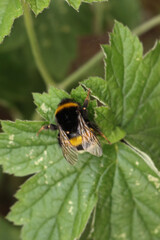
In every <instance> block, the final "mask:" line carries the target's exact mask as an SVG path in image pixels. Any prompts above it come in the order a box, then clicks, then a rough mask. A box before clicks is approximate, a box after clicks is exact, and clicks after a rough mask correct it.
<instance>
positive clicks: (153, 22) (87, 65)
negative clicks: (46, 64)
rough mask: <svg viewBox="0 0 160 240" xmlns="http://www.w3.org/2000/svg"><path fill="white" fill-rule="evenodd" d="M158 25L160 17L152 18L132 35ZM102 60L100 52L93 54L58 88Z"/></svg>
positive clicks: (67, 84) (69, 82)
mask: <svg viewBox="0 0 160 240" xmlns="http://www.w3.org/2000/svg"><path fill="white" fill-rule="evenodd" d="M158 24H160V15H157V16H156V17H153V18H152V19H150V20H148V21H147V22H145V23H143V24H141V25H140V26H139V27H137V28H135V29H134V30H133V33H134V34H136V35H138V36H139V35H141V34H143V33H145V32H147V31H149V30H150V29H151V28H153V27H155V26H157V25H158ZM102 59H103V53H102V51H99V52H98V53H97V54H95V55H94V56H93V57H92V58H91V59H89V60H88V61H87V62H86V63H84V64H83V65H82V66H81V67H80V68H79V69H78V70H76V71H75V72H74V73H72V74H71V75H70V76H68V77H67V78H66V79H65V80H64V81H63V82H62V83H61V84H60V85H59V87H60V88H62V89H67V88H68V87H69V86H70V85H71V84H72V83H73V82H76V81H78V79H79V78H80V77H82V76H83V75H84V74H85V73H86V72H87V71H88V70H89V69H90V68H91V67H93V66H94V65H96V64H97V63H98V62H99V61H101V60H102Z"/></svg>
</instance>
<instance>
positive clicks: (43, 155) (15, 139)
mask: <svg viewBox="0 0 160 240" xmlns="http://www.w3.org/2000/svg"><path fill="white" fill-rule="evenodd" d="M43 124H44V123H42V122H41V123H38V122H22V121H17V122H16V123H12V122H3V129H4V131H5V133H4V134H1V137H3V141H0V147H1V151H0V152H1V158H0V161H1V162H3V167H4V170H5V171H7V172H9V173H14V174H15V175H18V176H22V175H26V174H31V173H33V171H34V172H38V173H37V174H36V175H35V176H32V177H31V178H30V179H29V180H28V181H26V183H25V184H24V185H23V186H22V187H21V190H19V191H18V193H17V194H16V198H17V199H18V200H19V201H18V202H17V203H16V204H15V205H14V207H12V211H11V212H10V213H9V216H8V219H10V220H11V221H14V223H15V224H17V225H24V228H23V232H22V236H23V239H31V240H32V239H39V240H40V239H43V240H45V239H46V240H48V239H49V238H50V239H54V240H58V239H64V240H65V239H70V240H72V239H75V238H77V237H79V236H80V235H81V233H82V231H83V229H84V228H85V226H86V223H87V221H88V218H89V216H90V214H91V211H92V209H93V208H94V206H95V204H96V202H97V190H98V186H99V181H100V178H101V175H102V174H103V172H104V171H105V169H106V167H107V166H108V164H110V160H109V159H108V161H106V158H107V156H108V154H109V153H108V152H107V155H106V149H104V155H103V157H101V158H97V157H93V156H91V155H90V154H83V155H81V156H79V162H78V164H76V166H75V167H73V166H71V165H69V164H68V162H67V161H65V159H64V157H63V155H62V151H61V149H60V147H59V146H58V140H57V139H56V136H55V133H53V132H51V131H43V132H42V134H40V135H39V137H37V136H36V132H37V129H38V128H39V127H40V126H41V125H43ZM11 133H12V134H11ZM109 147H110V148H111V149H114V148H113V146H112V147H111V146H109Z"/></svg>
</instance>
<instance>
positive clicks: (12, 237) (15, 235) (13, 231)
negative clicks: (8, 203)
mask: <svg viewBox="0 0 160 240" xmlns="http://www.w3.org/2000/svg"><path fill="white" fill-rule="evenodd" d="M0 226H1V230H0V239H1V240H3V239H5V240H20V231H19V229H18V228H17V227H15V226H13V225H12V224H11V223H9V222H8V221H7V220H4V219H3V218H2V217H0Z"/></svg>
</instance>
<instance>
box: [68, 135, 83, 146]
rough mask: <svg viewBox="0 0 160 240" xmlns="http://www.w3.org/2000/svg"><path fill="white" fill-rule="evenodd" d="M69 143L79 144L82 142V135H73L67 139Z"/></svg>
mask: <svg viewBox="0 0 160 240" xmlns="http://www.w3.org/2000/svg"><path fill="white" fill-rule="evenodd" d="M69 141H70V143H71V144H72V146H75V147H77V146H79V145H81V144H82V137H81V136H78V137H73V138H71V139H69Z"/></svg>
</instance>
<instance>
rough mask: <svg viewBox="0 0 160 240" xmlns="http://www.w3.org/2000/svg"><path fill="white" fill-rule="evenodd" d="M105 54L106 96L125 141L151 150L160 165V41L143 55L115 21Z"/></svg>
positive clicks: (129, 33) (136, 41)
mask: <svg viewBox="0 0 160 240" xmlns="http://www.w3.org/2000/svg"><path fill="white" fill-rule="evenodd" d="M103 49H104V52H105V55H106V59H105V60H106V80H107V84H108V88H107V92H106V95H107V97H108V101H107V102H108V104H109V106H110V108H111V109H112V111H113V113H114V114H115V117H116V122H117V125H118V126H121V127H122V128H123V129H124V130H125V131H126V132H127V135H126V140H128V141H129V142H130V143H132V144H133V145H135V146H137V147H138V148H140V149H141V150H142V151H145V152H146V153H148V154H149V155H150V156H151V157H152V159H153V160H154V161H155V162H156V164H157V166H158V165H159V156H160V148H159V139H160V115H159V107H160V84H159V79H160V68H159V65H160V44H159V43H157V44H156V46H155V47H154V48H153V49H152V50H151V51H150V52H149V53H148V54H147V55H145V56H144V58H143V57H142V45H141V43H140V41H139V40H138V38H137V37H136V36H133V35H132V34H131V32H130V31H129V29H128V28H126V27H124V26H123V25H121V24H120V23H118V22H116V24H115V27H114V31H113V33H112V34H111V36H110V46H108V45H105V46H104V47H103Z"/></svg>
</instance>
